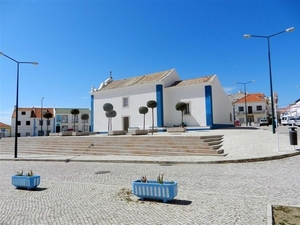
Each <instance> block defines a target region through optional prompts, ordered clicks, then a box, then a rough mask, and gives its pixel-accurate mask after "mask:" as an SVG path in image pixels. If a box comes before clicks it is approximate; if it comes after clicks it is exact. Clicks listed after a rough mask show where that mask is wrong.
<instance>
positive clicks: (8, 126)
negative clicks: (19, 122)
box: [0, 122, 11, 128]
mask: <svg viewBox="0 0 300 225" xmlns="http://www.w3.org/2000/svg"><path fill="white" fill-rule="evenodd" d="M0 128H11V126H10V125H8V124H5V123H2V122H0Z"/></svg>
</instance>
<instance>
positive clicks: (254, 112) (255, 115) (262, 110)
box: [233, 93, 269, 124]
mask: <svg viewBox="0 0 300 225" xmlns="http://www.w3.org/2000/svg"><path fill="white" fill-rule="evenodd" d="M245 104H246V108H245ZM233 107H234V111H235V116H236V119H237V120H239V121H240V122H241V123H242V124H245V123H246V112H247V121H248V123H253V122H255V123H259V121H260V119H262V118H268V116H269V113H268V112H269V104H268V100H267V98H266V96H265V95H264V94H262V93H254V94H246V96H245V94H244V96H243V97H241V98H240V99H238V100H236V101H234V102H233ZM246 110H247V111H246Z"/></svg>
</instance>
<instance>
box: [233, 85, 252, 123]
mask: <svg viewBox="0 0 300 225" xmlns="http://www.w3.org/2000/svg"><path fill="white" fill-rule="evenodd" d="M253 82H255V80H251V81H248V82H245V83H244V82H234V84H243V85H244V94H245V97H244V98H245V114H246V120H245V121H246V126H248V118H247V92H246V85H247V84H250V83H253Z"/></svg>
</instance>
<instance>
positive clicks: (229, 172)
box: [0, 156, 300, 225]
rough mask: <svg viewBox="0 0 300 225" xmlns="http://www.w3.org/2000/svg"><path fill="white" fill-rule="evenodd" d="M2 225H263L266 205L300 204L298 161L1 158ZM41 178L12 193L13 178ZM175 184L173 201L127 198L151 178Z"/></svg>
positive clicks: (0, 214)
mask: <svg viewBox="0 0 300 225" xmlns="http://www.w3.org/2000/svg"><path fill="white" fill-rule="evenodd" d="M0 163H1V164H0V165H1V170H0V182H1V186H0V224H1V225H23V224H24V225H25V224H26V225H27V224H30V225H43V224H45V225H46V224H47V225H48V224H51V225H52V224H59V225H60V224H63V225H64V224H68V225H69V224H70V225H73V224H75V225H77V224H78V225H79V224H80V225H82V224H204V225H219V224H220V225H224V224H229V225H233V224H235V225H238V224H240V225H248V224H249V225H262V224H266V223H267V204H273V203H276V204H284V205H299V203H300V197H299V190H300V182H299V180H300V173H299V172H300V156H294V157H289V158H285V159H280V160H272V161H264V162H252V163H238V164H232V163H230V164H171V165H169V166H161V165H159V164H133V163H130V164H128V163H99V162H69V163H66V162H38V161H0ZM22 169H23V170H24V172H27V171H28V170H33V171H34V172H35V173H38V174H40V175H41V184H40V185H39V187H38V189H37V190H35V191H28V190H20V189H15V188H14V186H12V184H11V175H13V174H15V172H16V171H20V170H22ZM159 173H165V179H167V180H176V181H178V184H179V187H178V195H177V197H176V198H175V200H174V201H172V202H169V203H163V202H160V201H139V200H138V198H137V197H135V196H132V195H129V196H127V198H126V197H124V195H122V191H123V192H124V190H125V191H126V190H127V191H129V190H131V182H132V181H133V180H135V179H138V178H140V177H141V176H143V175H146V176H147V178H148V179H156V177H157V175H158V174H159Z"/></svg>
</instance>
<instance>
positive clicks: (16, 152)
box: [0, 52, 38, 158]
mask: <svg viewBox="0 0 300 225" xmlns="http://www.w3.org/2000/svg"><path fill="white" fill-rule="evenodd" d="M0 55H3V56H5V57H6V58H8V59H10V60H12V61H14V62H15V63H17V92H16V122H15V158H17V157H18V114H19V66H20V64H33V65H38V63H37V62H19V61H17V60H15V59H13V58H11V57H9V56H8V55H5V54H4V53H2V52H0Z"/></svg>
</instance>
